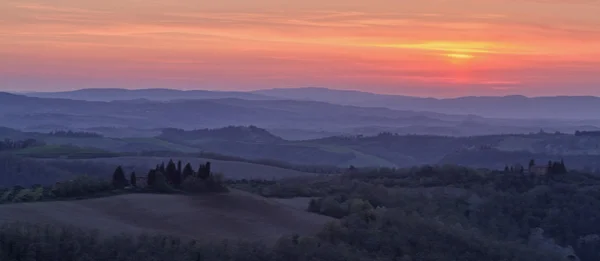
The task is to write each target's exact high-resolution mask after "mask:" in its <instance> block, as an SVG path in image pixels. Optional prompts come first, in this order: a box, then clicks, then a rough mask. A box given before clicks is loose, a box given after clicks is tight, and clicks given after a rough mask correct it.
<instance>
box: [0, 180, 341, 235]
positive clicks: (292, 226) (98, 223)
mask: <svg viewBox="0 0 600 261" xmlns="http://www.w3.org/2000/svg"><path fill="white" fill-rule="evenodd" d="M0 213H2V215H1V216H0V222H11V221H22V222H30V223H37V224H57V225H70V226H75V227H79V228H83V229H94V230H99V232H100V233H101V234H102V235H105V236H112V235H119V234H121V233H126V234H140V233H148V234H166V235H174V236H178V237H182V238H186V239H196V240H200V241H214V240H222V239H231V240H239V239H242V240H251V241H255V240H260V241H264V242H267V243H274V242H275V241H276V240H277V239H279V238H280V237H281V236H283V235H291V234H300V235H310V234H313V233H316V232H318V231H319V230H320V229H321V228H322V226H323V225H324V224H325V223H326V222H328V221H330V220H332V219H331V218H328V217H325V216H320V215H317V214H313V213H309V212H306V211H302V210H299V209H296V208H294V207H292V206H288V205H285V204H283V203H279V202H277V201H272V200H269V199H265V198H262V197H260V196H257V195H253V194H250V193H246V192H242V191H237V190H232V191H231V192H230V193H226V194H217V195H201V196H193V197H190V196H183V195H159V194H128V195H120V196H113V197H105V198H97V199H88V200H80V201H57V202H42V203H20V204H9V205H1V206H0Z"/></svg>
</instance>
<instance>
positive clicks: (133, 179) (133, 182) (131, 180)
mask: <svg viewBox="0 0 600 261" xmlns="http://www.w3.org/2000/svg"><path fill="white" fill-rule="evenodd" d="M129 183H131V186H134V187H137V177H136V176H135V172H131V177H130V178H129Z"/></svg>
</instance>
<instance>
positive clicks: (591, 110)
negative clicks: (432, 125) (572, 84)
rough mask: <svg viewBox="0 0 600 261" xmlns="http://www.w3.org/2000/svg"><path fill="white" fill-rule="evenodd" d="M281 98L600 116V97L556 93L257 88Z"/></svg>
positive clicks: (487, 113) (506, 114)
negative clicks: (438, 94) (441, 95)
mask: <svg viewBox="0 0 600 261" xmlns="http://www.w3.org/2000/svg"><path fill="white" fill-rule="evenodd" d="M253 93H255V94H261V95H266V96H270V97H276V98H280V99H301V100H312V101H322V102H330V103H336V104H342V105H353V106H364V107H373V106H376V107H386V108H390V109H396V110H413V111H432V112H441V113H447V114H463V115H464V114H475V115H479V116H484V117H490V118H512V119H539V118H545V119H577V120H587V119H595V120H597V119H600V114H598V113H597V112H598V111H600V97H593V96H556V97H532V98H529V97H525V96H520V95H513V96H501V97H500V96H498V97H495V96H485V97H475V96H469V97H459V98H449V99H436V98H421V97H410V96H401V95H383V94H374V93H368V92H360V91H347V90H332V89H326V88H292V89H270V90H260V91H255V92H253Z"/></svg>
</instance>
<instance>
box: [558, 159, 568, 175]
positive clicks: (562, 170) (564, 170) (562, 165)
mask: <svg viewBox="0 0 600 261" xmlns="http://www.w3.org/2000/svg"><path fill="white" fill-rule="evenodd" d="M567 172H569V171H568V170H567V166H565V161H564V160H563V159H561V160H560V173H561V174H567Z"/></svg>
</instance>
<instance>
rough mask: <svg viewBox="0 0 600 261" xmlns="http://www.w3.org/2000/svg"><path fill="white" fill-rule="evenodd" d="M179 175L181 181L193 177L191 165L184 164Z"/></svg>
mask: <svg viewBox="0 0 600 261" xmlns="http://www.w3.org/2000/svg"><path fill="white" fill-rule="evenodd" d="M181 175H182V181H183V180H185V179H186V178H187V177H189V176H194V169H192V165H191V164H190V163H188V164H185V167H184V168H183V172H182V173H181Z"/></svg>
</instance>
